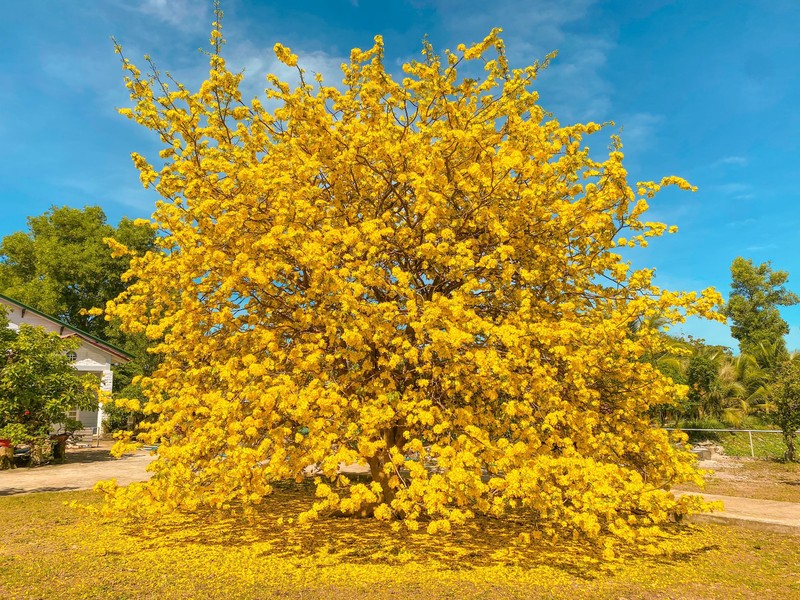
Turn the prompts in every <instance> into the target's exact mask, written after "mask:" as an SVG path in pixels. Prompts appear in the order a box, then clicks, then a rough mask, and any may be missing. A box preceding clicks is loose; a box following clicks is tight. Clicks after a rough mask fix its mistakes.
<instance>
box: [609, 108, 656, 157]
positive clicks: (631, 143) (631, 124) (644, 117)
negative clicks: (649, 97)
mask: <svg viewBox="0 0 800 600" xmlns="http://www.w3.org/2000/svg"><path fill="white" fill-rule="evenodd" d="M663 120H664V118H663V117H662V116H661V115H655V114H653V113H648V112H640V113H633V114H631V115H627V116H625V115H623V117H622V118H620V119H617V120H616V121H615V122H616V124H617V125H619V126H620V128H621V130H622V132H621V134H620V137H621V138H622V143H623V144H624V145H625V146H626V147H627V148H628V149H631V148H634V149H635V150H636V151H637V152H641V151H642V150H643V149H645V148H647V147H648V146H650V145H651V144H652V143H653V138H654V136H655V134H656V132H657V130H658V126H659V124H660V123H661V122H662V121H663Z"/></svg>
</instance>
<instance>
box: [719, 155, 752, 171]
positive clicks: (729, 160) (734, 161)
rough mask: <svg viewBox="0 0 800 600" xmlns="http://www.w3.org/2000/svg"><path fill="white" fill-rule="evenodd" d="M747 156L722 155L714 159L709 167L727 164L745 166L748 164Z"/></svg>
mask: <svg viewBox="0 0 800 600" xmlns="http://www.w3.org/2000/svg"><path fill="white" fill-rule="evenodd" d="M748 162H749V161H748V160H747V157H745V156H724V157H722V158H720V159H719V160H715V161H714V162H713V163H711V168H712V169H713V168H715V167H722V166H727V165H733V166H737V167H746V166H747V164H748Z"/></svg>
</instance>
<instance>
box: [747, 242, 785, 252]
mask: <svg viewBox="0 0 800 600" xmlns="http://www.w3.org/2000/svg"><path fill="white" fill-rule="evenodd" d="M777 247H778V245H777V244H754V245H752V246H747V247H746V248H745V250H747V251H748V252H763V251H764V250H774V249H775V248H777Z"/></svg>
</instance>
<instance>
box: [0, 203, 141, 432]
mask: <svg viewBox="0 0 800 600" xmlns="http://www.w3.org/2000/svg"><path fill="white" fill-rule="evenodd" d="M107 238H114V239H115V240H117V241H118V242H120V243H122V244H124V245H125V246H126V247H128V248H130V249H132V250H133V251H134V252H136V253H139V254H143V253H145V252H147V251H148V250H151V249H153V248H154V247H155V245H154V242H155V234H154V231H153V229H152V228H151V227H150V226H147V225H145V226H142V225H139V224H137V223H136V222H135V221H132V220H131V219H127V218H123V219H122V220H121V221H120V222H119V224H118V225H117V226H116V227H113V226H112V225H109V224H108V223H107V222H106V215H105V213H104V212H103V210H102V209H101V208H100V207H98V206H86V207H84V208H71V207H68V206H61V207H52V208H51V209H50V210H49V211H47V212H46V213H45V214H43V215H40V216H37V217H29V218H28V231H27V232H24V231H19V232H16V233H13V234H11V235H9V236H6V237H5V238H4V239H3V241H2V243H0V293H3V294H5V295H7V296H10V297H12V298H14V299H15V300H19V301H20V302H24V303H25V304H28V305H30V306H32V307H34V308H36V309H38V310H41V311H42V312H45V313H47V314H50V315H53V316H55V317H57V318H59V319H61V320H62V321H64V322H66V323H69V324H70V325H73V326H74V327H77V328H79V329H82V330H83V331H86V332H88V333H91V334H92V335H95V336H97V337H100V338H102V339H104V340H106V341H108V342H110V343H112V344H114V345H116V346H119V347H120V348H122V349H124V350H126V351H127V352H128V353H129V354H131V355H132V356H133V357H134V359H133V360H132V361H130V362H129V363H127V364H124V365H119V366H117V367H115V369H114V390H115V391H123V390H124V393H125V394H126V395H128V396H133V397H138V396H140V393H139V392H138V391H137V390H136V389H134V388H131V386H132V380H133V378H134V377H136V376H137V375H143V374H146V373H150V372H151V371H152V369H153V367H154V364H156V363H155V362H154V361H155V360H156V359H155V358H154V356H153V355H151V354H148V352H147V346H148V344H147V341H146V340H145V338H144V335H141V334H139V335H137V334H123V333H122V332H120V330H119V327H118V326H117V322H114V321H112V322H110V323H109V322H106V321H105V320H104V319H103V318H102V317H98V316H94V315H90V314H87V313H86V310H87V309H90V308H94V307H103V306H105V304H106V302H108V301H109V300H111V299H112V298H115V297H116V296H118V295H119V294H120V293H121V292H122V291H123V290H124V289H125V288H126V286H127V282H124V281H123V280H122V274H123V273H124V272H125V271H126V270H127V269H128V266H129V265H130V256H124V257H115V256H112V251H111V249H110V248H109V246H108V244H107V243H106V242H105V241H104V240H105V239H107ZM121 418H122V419H123V420H124V418H125V417H121Z"/></svg>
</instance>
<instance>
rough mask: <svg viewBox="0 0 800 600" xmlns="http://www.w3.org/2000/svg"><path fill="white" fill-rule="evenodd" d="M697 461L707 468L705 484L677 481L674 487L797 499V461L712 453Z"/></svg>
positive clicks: (799, 470) (799, 483)
mask: <svg viewBox="0 0 800 600" xmlns="http://www.w3.org/2000/svg"><path fill="white" fill-rule="evenodd" d="M699 464H700V468H701V469H704V470H708V471H709V472H708V473H707V474H706V477H705V479H706V486H705V488H704V489H702V490H700V489H699V488H698V487H697V486H694V485H681V486H679V487H678V488H677V489H679V490H680V491H687V492H699V491H702V492H704V493H706V494H714V495H720V496H738V497H740V498H756V499H760V500H777V501H781V502H798V503H800V463H783V462H777V461H768V460H759V459H753V458H736V457H730V456H722V455H714V456H713V457H712V458H711V459H709V460H702V461H700V463H699Z"/></svg>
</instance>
